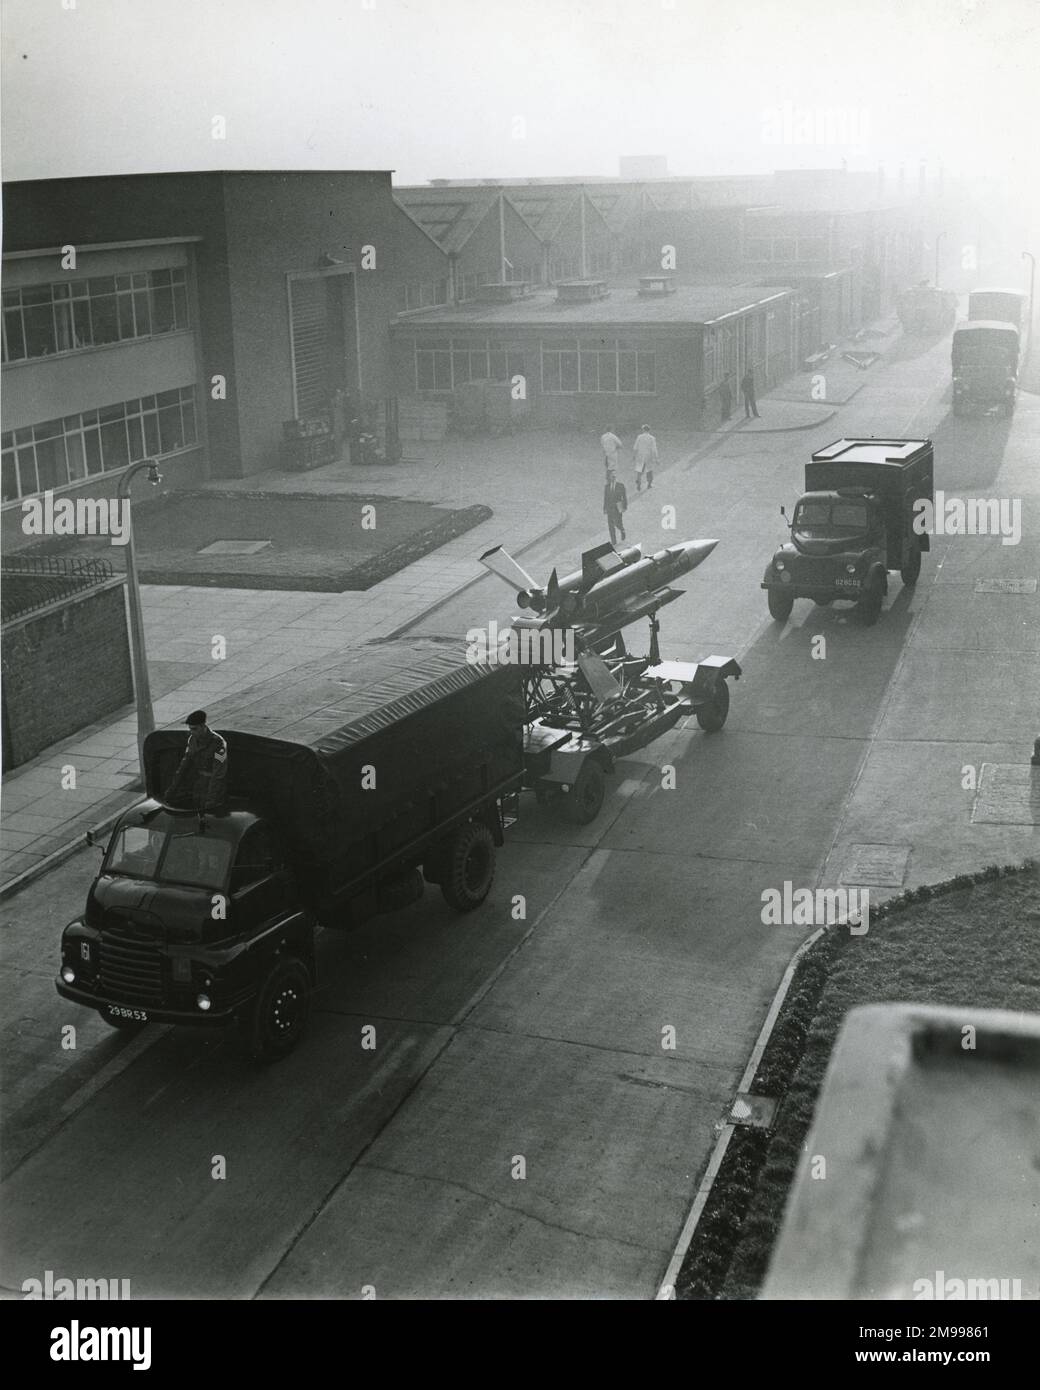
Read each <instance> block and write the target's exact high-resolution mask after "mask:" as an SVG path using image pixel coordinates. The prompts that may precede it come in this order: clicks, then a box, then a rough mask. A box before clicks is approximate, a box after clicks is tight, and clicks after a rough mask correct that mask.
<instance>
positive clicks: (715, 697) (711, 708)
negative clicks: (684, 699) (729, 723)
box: [694, 679, 729, 734]
mask: <svg viewBox="0 0 1040 1390" xmlns="http://www.w3.org/2000/svg"><path fill="white" fill-rule="evenodd" d="M694 713H695V714H696V715H697V723H698V724H699V725H700V726H701V728H702V729H703V730H704V732H705V733H706V734H717V733H718V731H719V730H720V729H721V728H722V726H723V724H725V722H726V716H727V715H728V714H729V682H728V681H725V680H721V679H720V680H717V681H716V682H715V689H714V691H713V693H712V697H711V699H710V700H709V701H708V703H707V704H706V705H701V706H700V707H699V708H698V709H696V710H695V711H694Z"/></svg>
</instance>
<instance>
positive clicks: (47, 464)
mask: <svg viewBox="0 0 1040 1390" xmlns="http://www.w3.org/2000/svg"><path fill="white" fill-rule="evenodd" d="M36 469H37V473H38V475H39V479H40V487H41V488H49V487H50V488H54V487H64V486H65V484H66V483H67V482H68V480H69V475H68V469H67V467H66V464H65V440H64V439H46V440H43V441H41V442H40V443H39V444H37V446H36Z"/></svg>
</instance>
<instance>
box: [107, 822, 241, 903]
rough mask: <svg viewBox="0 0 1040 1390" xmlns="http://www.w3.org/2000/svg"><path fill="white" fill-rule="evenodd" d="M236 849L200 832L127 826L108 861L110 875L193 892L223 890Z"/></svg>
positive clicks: (110, 853) (119, 835)
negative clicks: (189, 889)
mask: <svg viewBox="0 0 1040 1390" xmlns="http://www.w3.org/2000/svg"><path fill="white" fill-rule="evenodd" d="M232 848H233V846H232V845H231V844H230V843H229V842H228V841H227V840H221V839H218V838H217V837H216V836H214V835H205V834H203V835H200V834H198V833H197V832H195V833H190V832H181V831H168V830H166V829H160V828H158V827H154V826H144V825H125V826H123V827H122V829H120V831H119V832H118V833H117V835H116V837H115V840H114V841H113V843H112V848H111V849H110V850H109V853H108V858H107V859H106V861H105V869H106V871H107V872H108V873H114V874H125V875H126V876H127V877H128V878H148V879H154V880H155V881H157V882H159V883H179V884H182V885H184V886H185V887H191V888H221V887H223V885H224V883H225V882H226V879H227V871H228V866H229V864H230V862H231V851H232Z"/></svg>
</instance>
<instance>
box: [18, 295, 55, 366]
mask: <svg viewBox="0 0 1040 1390" xmlns="http://www.w3.org/2000/svg"><path fill="white" fill-rule="evenodd" d="M24 321H25V351H26V356H28V357H47V356H48V355H49V354H50V353H52V352H54V350H55V348H54V319H53V317H52V315H51V306H50V303H49V302H48V303H47V304H42V305H40V306H39V307H34V308H29V309H26V310H25V316H24Z"/></svg>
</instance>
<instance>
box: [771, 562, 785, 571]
mask: <svg viewBox="0 0 1040 1390" xmlns="http://www.w3.org/2000/svg"><path fill="white" fill-rule="evenodd" d="M773 568H774V569H778V570H782V569H783V568H784V562H783V560H774V561H773Z"/></svg>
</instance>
